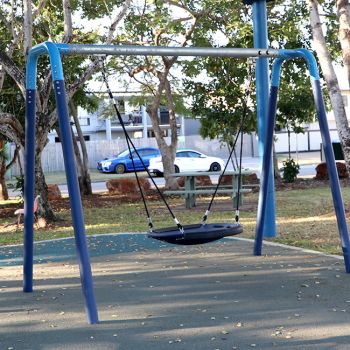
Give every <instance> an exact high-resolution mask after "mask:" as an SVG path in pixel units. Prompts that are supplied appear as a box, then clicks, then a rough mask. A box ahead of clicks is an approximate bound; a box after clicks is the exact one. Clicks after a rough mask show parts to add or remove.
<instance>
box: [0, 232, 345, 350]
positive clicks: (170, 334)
mask: <svg viewBox="0 0 350 350" xmlns="http://www.w3.org/2000/svg"><path fill="white" fill-rule="evenodd" d="M146 241H147V242H148V243H147V244H146V245H145V243H146ZM53 245H54V249H53V250H52V246H53ZM73 247H74V243H73V241H72V240H59V241H55V242H46V243H41V247H40V248H37V256H39V259H41V260H40V261H41V262H42V263H41V264H37V265H35V271H34V273H35V291H34V292H33V293H30V294H24V293H22V292H21V284H22V282H21V279H22V276H21V275H22V271H21V270H22V268H21V267H20V266H18V264H19V263H20V261H19V259H18V256H17V257H16V254H17V253H18V251H19V250H20V249H19V248H17V247H7V248H6V249H7V250H3V249H5V247H4V248H1V249H2V250H1V251H0V260H1V262H2V267H1V268H0V313H1V317H0V349H1V350H2V349H14V350H17V349H23V350H25V349H33V350H40V349H45V350H46V349H47V350H49V349H50V350H51V349H55V350H57V349H65V350H67V349H122V350H137V349H141V350H147V349H152V350H153V349H157V350H163V349H164V350H168V349H169V350H175V349H178V350H179V349H183V350H192V349H193V350H196V349H198V350H199V349H200V350H214V349H220V350H229V349H230V350H232V349H239V350H243V349H247V350H248V349H281V350H287V349H288V350H289V349H291V350H292V349H315V350H316V349H317V350H329V349H342V350H343V349H344V350H345V349H349V348H350V345H349V344H350V293H349V292H350V288H349V286H350V275H347V274H345V272H344V268H343V263H342V260H341V259H339V258H336V257H329V256H324V255H319V254H312V253H309V252H302V251H300V250H295V249H290V248H287V247H281V246H265V247H264V254H266V255H264V256H262V257H254V256H252V249H253V243H252V242H251V241H246V240H234V239H224V240H221V241H220V242H218V243H214V244H207V245H201V246H192V247H186V246H171V245H167V244H163V243H159V242H157V241H153V240H148V239H146V238H145V236H144V235H142V234H135V235H110V236H97V237H95V238H93V239H91V240H90V247H91V251H92V255H93V258H92V260H93V273H94V281H95V292H96V298H97V302H98V305H99V311H100V320H101V322H100V324H98V325H88V324H87V323H86V320H85V313H84V303H83V298H82V294H81V288H80V281H79V278H78V275H79V272H78V267H77V265H76V262H75V261H73V260H71V259H72V258H73V256H74V250H73ZM54 252H55V254H53V253H54ZM96 252H97V253H96ZM99 252H102V253H103V254H109V255H101V254H99ZM45 256H46V259H47V260H51V261H53V262H45V263H44V261H45V260H44V258H45ZM11 261H12V262H11ZM5 265H13V266H5Z"/></svg>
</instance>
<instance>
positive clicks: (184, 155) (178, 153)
mask: <svg viewBox="0 0 350 350" xmlns="http://www.w3.org/2000/svg"><path fill="white" fill-rule="evenodd" d="M187 153H188V152H185V151H184V152H177V153H176V157H178V158H187V157H188V155H187Z"/></svg>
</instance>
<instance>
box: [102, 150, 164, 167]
mask: <svg viewBox="0 0 350 350" xmlns="http://www.w3.org/2000/svg"><path fill="white" fill-rule="evenodd" d="M136 150H137V152H138V154H139V155H140V157H141V158H142V160H143V162H144V165H145V167H146V168H147V167H148V166H149V160H150V159H151V158H154V157H159V156H160V152H159V150H158V149H157V148H152V147H138V148H136ZM131 153H132V155H133V159H134V164H135V168H136V170H145V167H144V166H143V164H142V162H141V160H140V158H139V157H138V155H137V153H136V152H135V150H132V152H131ZM97 169H98V170H99V171H101V172H103V173H116V174H124V173H125V172H128V171H134V167H133V164H132V159H131V156H130V154H129V150H128V149H127V150H125V151H123V152H122V153H120V154H118V155H117V156H114V157H110V158H106V159H104V160H101V161H99V162H98V163H97Z"/></svg>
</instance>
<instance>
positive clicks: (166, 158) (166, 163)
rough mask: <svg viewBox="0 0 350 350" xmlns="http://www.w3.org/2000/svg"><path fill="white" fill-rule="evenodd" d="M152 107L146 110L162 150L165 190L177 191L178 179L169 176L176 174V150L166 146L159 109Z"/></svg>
mask: <svg viewBox="0 0 350 350" xmlns="http://www.w3.org/2000/svg"><path fill="white" fill-rule="evenodd" d="M152 107H153V106H152ZM152 107H151V106H148V107H147V109H146V110H147V113H148V115H149V117H150V119H151V121H152V126H153V131H154V135H155V138H156V141H157V145H158V148H159V150H160V154H161V155H162V162H163V168H164V180H165V188H166V189H177V188H178V187H179V186H178V184H177V180H176V178H175V177H173V176H169V174H173V173H174V172H175V167H174V161H175V153H176V148H175V151H174V147H172V145H167V144H166V142H165V140H164V137H163V135H162V130H161V128H160V127H159V122H158V108H157V109H155V108H152Z"/></svg>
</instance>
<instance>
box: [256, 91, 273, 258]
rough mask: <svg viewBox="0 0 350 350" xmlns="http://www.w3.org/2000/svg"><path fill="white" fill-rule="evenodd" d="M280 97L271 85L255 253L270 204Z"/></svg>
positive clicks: (257, 249) (261, 237)
mask: <svg viewBox="0 0 350 350" xmlns="http://www.w3.org/2000/svg"><path fill="white" fill-rule="evenodd" d="M277 97H278V86H271V92H270V100H269V113H268V118H267V126H266V137H265V140H266V142H265V147H264V156H263V163H262V171H261V177H260V194H259V204H258V214H257V225H256V232H255V244H254V255H261V250H262V240H263V234H264V224H265V219H266V214H267V205H268V193H269V191H268V189H269V180H270V179H269V176H270V169H271V163H272V146H273V133H274V127H275V118H276V106H277Z"/></svg>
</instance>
